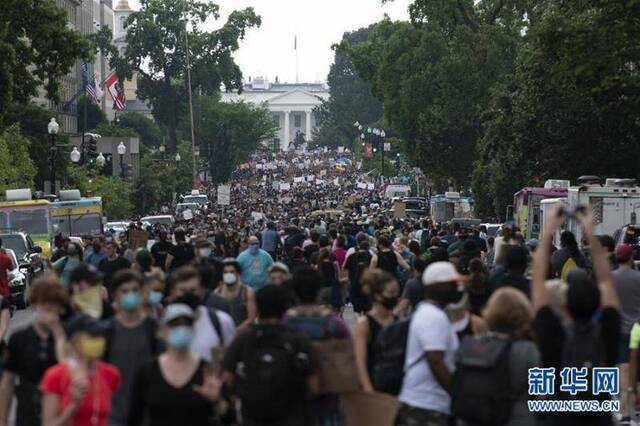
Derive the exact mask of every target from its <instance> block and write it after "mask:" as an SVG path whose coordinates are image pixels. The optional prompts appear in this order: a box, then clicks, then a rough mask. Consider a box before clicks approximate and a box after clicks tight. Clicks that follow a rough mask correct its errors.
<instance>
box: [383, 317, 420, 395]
mask: <svg viewBox="0 0 640 426" xmlns="http://www.w3.org/2000/svg"><path fill="white" fill-rule="evenodd" d="M410 325H411V318H406V319H403V320H399V321H395V322H393V323H391V324H389V325H388V326H386V327H385V328H383V329H382V330H381V331H380V334H378V337H377V338H376V341H375V342H374V346H373V348H374V352H375V363H374V365H373V377H372V381H373V388H374V389H375V390H376V391H378V392H384V393H388V394H390V395H399V394H400V390H401V389H402V381H403V380H404V375H405V368H404V362H405V357H406V353H407V338H408V337H409V326H410ZM423 358H424V356H421V357H420V358H418V359H417V360H415V361H413V362H412V363H411V364H410V365H409V366H408V367H407V369H406V371H409V370H410V369H411V368H412V367H414V366H415V365H417V364H418V363H419V362H420V361H422V359H423Z"/></svg>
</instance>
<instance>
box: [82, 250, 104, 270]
mask: <svg viewBox="0 0 640 426" xmlns="http://www.w3.org/2000/svg"><path fill="white" fill-rule="evenodd" d="M105 257H107V252H106V251H104V250H100V251H99V252H97V253H94V252H93V247H89V248H87V249H86V250H85V251H84V261H85V263H88V264H89V265H92V266H95V267H96V268H97V267H98V266H99V265H100V262H101V261H102V259H104V258H105Z"/></svg>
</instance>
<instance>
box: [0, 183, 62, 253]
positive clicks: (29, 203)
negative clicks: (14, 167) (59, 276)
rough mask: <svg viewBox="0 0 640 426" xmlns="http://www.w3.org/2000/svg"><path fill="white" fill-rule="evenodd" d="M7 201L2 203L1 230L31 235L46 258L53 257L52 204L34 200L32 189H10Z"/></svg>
mask: <svg viewBox="0 0 640 426" xmlns="http://www.w3.org/2000/svg"><path fill="white" fill-rule="evenodd" d="M5 199H6V201H3V202H0V229H3V230H11V231H14V232H24V233H26V234H29V235H30V236H31V238H32V239H33V241H34V242H35V244H37V245H38V246H40V247H41V248H42V254H43V256H45V257H47V258H48V257H50V256H51V242H52V240H53V221H52V218H51V203H50V202H49V201H47V200H32V199H31V190H30V189H28V188H27V189H8V190H6V195H5Z"/></svg>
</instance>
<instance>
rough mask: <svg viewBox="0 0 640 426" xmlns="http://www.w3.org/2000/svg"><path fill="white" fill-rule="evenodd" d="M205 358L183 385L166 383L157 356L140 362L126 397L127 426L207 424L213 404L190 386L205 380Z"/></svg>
mask: <svg viewBox="0 0 640 426" xmlns="http://www.w3.org/2000/svg"><path fill="white" fill-rule="evenodd" d="M204 366H205V364H204V362H203V361H200V365H199V366H198V369H197V370H196V372H195V373H194V374H193V376H192V377H191V378H190V379H189V381H188V382H187V383H186V384H185V385H184V386H182V387H180V388H176V387H174V386H172V385H171V384H169V383H167V381H166V380H165V379H164V377H163V375H162V372H161V371H160V364H159V363H158V360H157V359H154V360H153V361H149V362H147V363H145V364H143V365H142V366H141V367H140V368H139V369H138V370H137V371H136V373H135V374H134V377H133V382H132V385H131V398H130V400H129V407H130V410H129V415H128V417H127V425H128V426H139V425H141V424H143V423H142V421H143V419H144V418H145V413H146V417H147V418H148V420H149V421H148V425H149V426H175V425H189V426H209V425H210V424H211V423H210V419H211V417H212V416H213V404H212V403H211V402H209V401H208V400H206V399H205V398H203V397H202V396H200V394H198V393H197V392H196V391H194V390H193V387H194V386H195V385H202V383H203V381H204Z"/></svg>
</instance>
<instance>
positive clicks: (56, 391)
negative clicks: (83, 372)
mask: <svg viewBox="0 0 640 426" xmlns="http://www.w3.org/2000/svg"><path fill="white" fill-rule="evenodd" d="M119 386H120V373H119V372H118V369H117V368H115V367H114V366H112V365H110V364H107V363H105V362H101V361H99V362H98V363H97V364H96V371H95V372H94V373H93V374H91V375H90V376H89V390H88V391H87V394H86V395H85V397H84V400H83V401H82V404H81V405H80V408H79V409H78V411H77V412H76V415H75V417H74V418H73V422H72V423H71V425H72V426H108V424H109V413H110V411H111V395H112V394H113V392H114V391H115V390H116V389H118V387H119ZM71 388H72V386H71V371H70V369H69V365H68V364H67V363H60V364H56V365H54V366H53V367H50V368H49V369H48V370H47V371H46V372H45V373H44V378H43V379H42V383H41V384H40V391H41V392H43V393H50V394H53V395H56V396H58V397H59V398H60V404H59V406H58V412H59V413H61V412H62V411H63V410H64V409H65V408H66V407H67V406H68V405H69V404H70V403H71ZM93 416H96V417H97V419H98V422H97V423H96V424H95V425H94V424H93V423H91V418H92V417H93Z"/></svg>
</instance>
